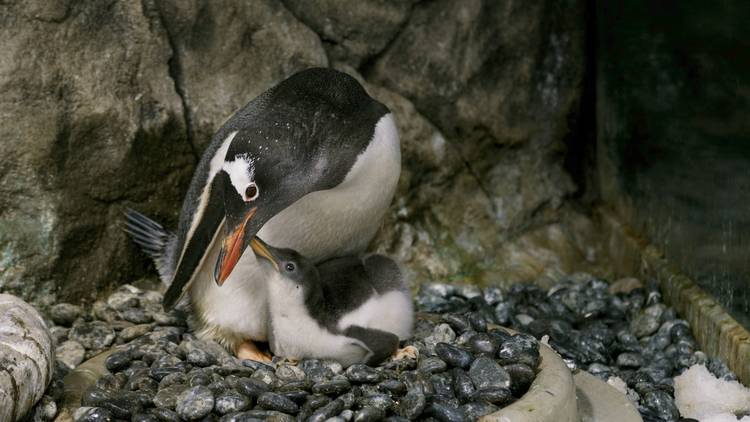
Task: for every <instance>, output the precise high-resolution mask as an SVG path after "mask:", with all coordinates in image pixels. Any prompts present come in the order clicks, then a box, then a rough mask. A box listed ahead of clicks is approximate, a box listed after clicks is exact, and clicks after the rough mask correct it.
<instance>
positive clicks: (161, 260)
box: [124, 208, 177, 284]
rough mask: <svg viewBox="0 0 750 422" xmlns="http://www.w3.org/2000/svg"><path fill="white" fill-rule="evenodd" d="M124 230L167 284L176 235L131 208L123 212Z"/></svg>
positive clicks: (170, 273) (170, 275) (170, 277)
mask: <svg viewBox="0 0 750 422" xmlns="http://www.w3.org/2000/svg"><path fill="white" fill-rule="evenodd" d="M124 230H125V233H127V234H128V235H130V238H131V239H133V242H134V243H135V244H136V245H138V246H139V247H140V248H141V250H142V251H143V252H144V253H145V254H146V255H148V256H149V258H151V259H152V260H153V261H154V264H155V265H156V271H157V272H158V273H159V278H160V279H161V281H163V282H164V283H165V284H168V283H169V282H170V281H171V280H172V275H173V274H172V271H173V267H172V260H173V254H174V249H175V244H176V243H177V235H176V234H174V233H172V232H171V231H169V230H167V229H165V228H164V227H163V226H162V225H161V224H159V223H157V222H156V221H154V220H152V219H150V218H149V217H146V216H145V215H143V214H141V213H139V212H138V211H136V210H134V209H132V208H127V209H126V210H125V226H124Z"/></svg>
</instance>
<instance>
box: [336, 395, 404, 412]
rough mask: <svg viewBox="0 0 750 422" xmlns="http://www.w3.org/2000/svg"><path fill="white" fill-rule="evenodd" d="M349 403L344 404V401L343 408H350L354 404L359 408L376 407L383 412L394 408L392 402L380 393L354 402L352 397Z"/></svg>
mask: <svg viewBox="0 0 750 422" xmlns="http://www.w3.org/2000/svg"><path fill="white" fill-rule="evenodd" d="M352 399H353V400H351V403H346V400H345V405H346V406H345V407H347V408H348V407H352V406H353V405H354V403H355V402H357V403H359V405H360V407H377V408H378V409H382V410H383V411H386V410H388V409H391V408H392V407H394V404H395V403H394V401H393V399H391V398H390V397H389V396H388V394H382V393H376V394H370V395H367V396H366V397H362V398H360V399H359V400H354V396H353V395H352Z"/></svg>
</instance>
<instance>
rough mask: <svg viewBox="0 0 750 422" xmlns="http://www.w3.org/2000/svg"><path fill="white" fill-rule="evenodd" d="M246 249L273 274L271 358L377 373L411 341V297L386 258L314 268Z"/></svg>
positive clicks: (297, 259) (268, 250)
mask: <svg viewBox="0 0 750 422" xmlns="http://www.w3.org/2000/svg"><path fill="white" fill-rule="evenodd" d="M250 246H251V247H252V249H253V251H254V252H255V254H256V255H257V256H258V257H259V258H264V259H260V261H265V263H266V267H267V268H268V270H269V271H270V272H271V275H270V276H269V282H268V296H269V311H270V325H271V326H270V328H269V345H270V347H271V351H272V352H273V353H274V354H276V355H280V356H284V357H287V358H290V359H303V358H330V359H335V360H337V361H339V362H340V363H341V364H342V365H344V366H350V365H352V364H355V363H366V364H368V365H375V364H377V363H380V362H382V361H383V360H385V359H386V358H388V357H389V356H391V355H392V354H393V353H394V352H395V351H396V350H397V349H398V344H399V340H400V339H405V338H407V337H409V336H410V335H411V330H412V325H413V322H414V310H413V305H412V300H411V295H410V293H409V290H408V289H407V287H406V286H405V285H404V280H403V277H402V274H401V271H400V270H399V268H398V265H396V263H395V262H394V261H393V260H391V259H390V258H387V257H385V256H383V255H369V256H365V257H356V256H347V257H343V258H334V259H330V260H327V261H324V262H322V263H320V264H318V265H317V266H316V265H315V264H313V262H312V261H311V260H309V259H307V258H305V257H304V256H302V255H300V254H299V253H297V252H296V251H294V250H291V249H277V248H274V247H272V246H269V245H267V244H266V243H265V242H263V241H262V240H260V239H259V238H258V237H255V238H253V240H252V241H251V243H250Z"/></svg>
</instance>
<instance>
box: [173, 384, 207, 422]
mask: <svg viewBox="0 0 750 422" xmlns="http://www.w3.org/2000/svg"><path fill="white" fill-rule="evenodd" d="M213 408H214V394H213V393H212V392H211V390H209V389H208V387H205V386H203V385H198V386H195V387H191V388H189V389H187V390H185V391H183V392H182V393H181V394H180V395H179V396H177V402H176V404H175V410H176V411H177V414H178V415H179V416H180V417H181V418H183V419H187V420H190V421H193V420H197V419H201V418H203V417H204V416H206V415H208V414H209V413H211V410H212V409H213Z"/></svg>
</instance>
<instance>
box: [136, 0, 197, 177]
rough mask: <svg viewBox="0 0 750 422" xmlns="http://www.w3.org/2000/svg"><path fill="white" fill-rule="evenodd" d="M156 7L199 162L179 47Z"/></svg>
mask: <svg viewBox="0 0 750 422" xmlns="http://www.w3.org/2000/svg"><path fill="white" fill-rule="evenodd" d="M144 9H145V6H144ZM155 9H156V13H157V14H158V17H159V22H160V23H161V26H162V28H163V29H164V32H165V33H166V34H167V43H168V44H169V48H170V49H171V50H172V55H171V56H170V57H169V60H168V61H167V67H168V71H169V77H170V78H171V79H172V82H173V83H174V89H175V92H176V93H177V95H178V96H179V97H180V103H181V104H182V117H183V120H184V122H185V136H186V138H187V143H188V145H189V146H190V152H191V153H192V154H193V158H194V159H195V162H196V163H197V162H198V160H200V155H199V154H198V150H197V148H196V147H195V132H194V128H193V115H192V113H191V111H190V107H188V102H187V93H186V92H185V83H184V77H183V70H182V63H181V61H180V54H179V49H178V48H177V42H175V40H174V36H173V34H172V33H171V32H170V31H169V27H168V26H167V22H166V21H165V19H164V15H163V13H162V11H161V9H160V8H159V7H155Z"/></svg>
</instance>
